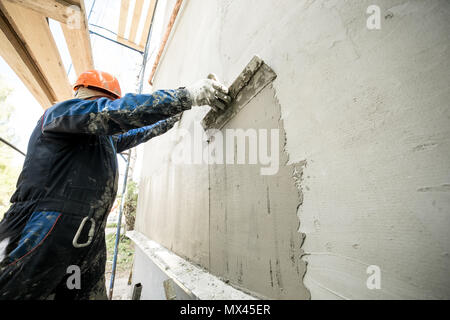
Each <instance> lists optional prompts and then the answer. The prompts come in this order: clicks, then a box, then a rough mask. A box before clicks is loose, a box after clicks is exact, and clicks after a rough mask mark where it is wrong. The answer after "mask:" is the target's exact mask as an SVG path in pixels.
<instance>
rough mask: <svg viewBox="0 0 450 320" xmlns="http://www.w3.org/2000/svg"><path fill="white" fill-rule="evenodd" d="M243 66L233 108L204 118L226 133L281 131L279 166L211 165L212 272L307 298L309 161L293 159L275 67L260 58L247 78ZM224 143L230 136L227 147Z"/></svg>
mask: <svg viewBox="0 0 450 320" xmlns="http://www.w3.org/2000/svg"><path fill="white" fill-rule="evenodd" d="M245 70H248V69H245ZM245 70H244V73H243V74H242V75H241V77H240V78H238V79H245V80H243V82H245V85H244V86H242V88H241V89H240V91H239V93H238V94H237V96H236V97H235V99H234V102H233V103H232V105H231V106H230V107H229V108H230V111H229V112H228V113H223V114H221V115H217V116H216V117H213V116H212V115H211V114H209V115H207V116H206V117H205V120H204V122H203V124H204V126H205V129H210V128H216V129H218V128H220V130H221V131H222V132H223V133H224V132H225V131H226V130H227V129H242V130H244V131H245V130H249V129H250V130H260V129H265V130H268V132H270V131H271V130H273V129H275V130H278V132H279V135H278V141H277V142H278V146H279V147H278V152H279V154H278V158H279V168H278V172H276V173H275V174H273V175H261V174H260V168H261V167H262V166H261V165H260V164H248V163H247V164H213V165H210V166H209V181H210V182H209V183H210V221H209V223H210V231H209V232H210V234H209V238H210V244H209V246H210V250H209V251H210V262H209V264H210V271H211V273H213V274H215V275H218V276H219V277H221V278H224V279H226V280H227V281H229V282H230V283H231V284H233V285H236V286H238V287H243V288H246V289H248V290H250V291H252V292H256V293H258V294H260V295H262V296H265V297H267V298H269V299H309V298H310V294H309V291H308V290H307V289H306V287H305V286H304V285H303V277H304V274H305V271H306V264H305V262H304V261H303V260H302V258H301V257H302V255H303V251H302V249H301V245H302V243H303V240H304V235H303V234H302V233H300V232H299V225H300V220H299V218H298V211H299V208H300V206H301V205H302V202H303V193H302V176H303V169H304V167H305V166H306V161H300V162H297V163H292V164H289V165H288V162H289V159H288V154H287V152H286V151H285V146H286V134H285V131H284V125H283V121H282V119H281V111H280V104H279V102H278V100H277V98H276V92H275V89H274V88H273V86H272V81H273V79H274V78H275V77H274V76H273V75H274V73H273V71H272V70H271V69H270V68H269V67H268V66H267V65H265V64H261V66H259V68H258V69H257V70H256V72H255V74H254V75H253V77H252V78H251V79H248V77H247V76H246V74H248V71H247V72H245ZM235 83H236V82H235ZM232 88H233V87H231V88H230V89H231V90H230V91H232ZM223 136H224V137H225V136H226V135H225V134H223ZM227 143H228V142H227V141H226V138H225V141H224V146H225V145H227ZM270 143H273V141H272V142H270ZM268 149H269V150H270V148H268ZM224 154H225V149H224ZM236 156H237V155H236V149H235V159H236ZM247 157H248V154H247Z"/></svg>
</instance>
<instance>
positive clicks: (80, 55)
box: [61, 0, 94, 76]
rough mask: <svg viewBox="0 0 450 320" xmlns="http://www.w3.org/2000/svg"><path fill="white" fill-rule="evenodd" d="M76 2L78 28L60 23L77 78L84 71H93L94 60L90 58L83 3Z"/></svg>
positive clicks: (89, 41)
mask: <svg viewBox="0 0 450 320" xmlns="http://www.w3.org/2000/svg"><path fill="white" fill-rule="evenodd" d="M78 1H79V5H80V8H81V21H80V28H78V29H74V28H72V27H71V26H69V25H66V24H63V23H61V28H62V30H63V33H64V37H65V39H66V43H67V47H68V49H69V52H70V56H71V57H72V64H73V67H74V69H75V73H76V74H77V76H79V75H80V74H81V73H82V72H84V71H86V70H92V69H94V58H93V56H92V47H91V37H90V35H89V27H88V21H87V18H86V9H85V7H84V1H83V0H78Z"/></svg>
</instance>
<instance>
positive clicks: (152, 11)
mask: <svg viewBox="0 0 450 320" xmlns="http://www.w3.org/2000/svg"><path fill="white" fill-rule="evenodd" d="M155 6H156V0H151V2H150V7H149V9H148V11H147V17H146V18H145V24H144V30H143V32H142V37H141V42H140V43H139V46H141V47H144V46H145V43H146V42H147V37H148V33H149V32H150V26H151V24H152V21H153V16H154V14H155Z"/></svg>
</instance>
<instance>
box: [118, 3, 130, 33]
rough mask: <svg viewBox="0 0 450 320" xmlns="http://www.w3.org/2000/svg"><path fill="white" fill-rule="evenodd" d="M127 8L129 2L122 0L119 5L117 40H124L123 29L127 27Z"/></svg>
mask: <svg viewBox="0 0 450 320" xmlns="http://www.w3.org/2000/svg"><path fill="white" fill-rule="evenodd" d="M129 7H130V0H122V2H121V3H120V18H119V31H118V32H117V38H119V37H121V38H125V28H126V26H127V18H128V9H129Z"/></svg>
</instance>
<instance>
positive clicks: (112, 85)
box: [73, 70, 122, 98]
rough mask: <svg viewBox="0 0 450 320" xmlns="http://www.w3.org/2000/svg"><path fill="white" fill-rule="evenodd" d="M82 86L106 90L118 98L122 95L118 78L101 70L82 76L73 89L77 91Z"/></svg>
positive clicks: (87, 72) (89, 71)
mask: <svg viewBox="0 0 450 320" xmlns="http://www.w3.org/2000/svg"><path fill="white" fill-rule="evenodd" d="M80 86H83V87H92V88H97V89H101V90H105V91H107V92H109V93H111V94H112V95H113V96H115V97H117V98H120V96H121V95H122V91H121V90H120V85H119V81H118V80H117V78H116V77H114V76H113V75H111V74H109V73H107V72H103V71H99V70H88V71H85V72H83V73H82V74H80V76H79V77H78V79H77V82H75V84H74V85H73V89H74V90H77V89H78V88H79V87H80Z"/></svg>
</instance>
